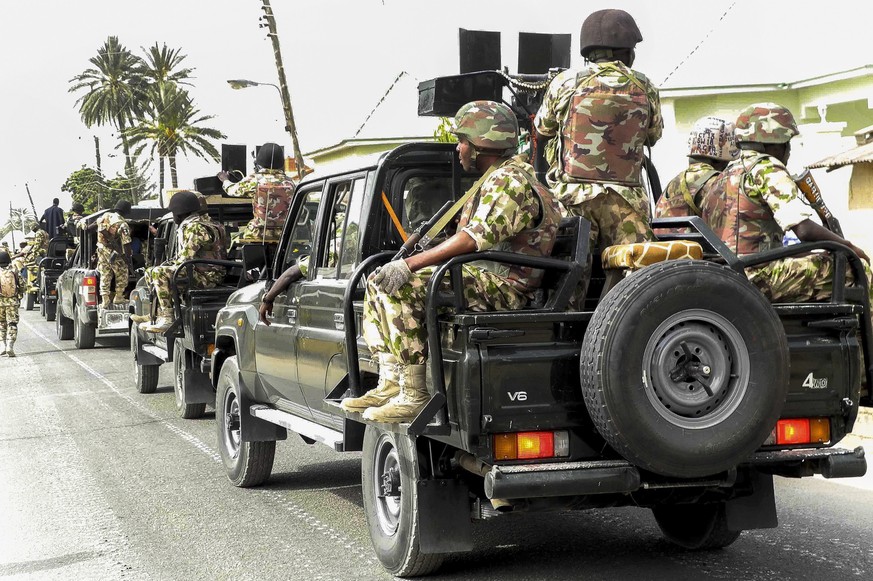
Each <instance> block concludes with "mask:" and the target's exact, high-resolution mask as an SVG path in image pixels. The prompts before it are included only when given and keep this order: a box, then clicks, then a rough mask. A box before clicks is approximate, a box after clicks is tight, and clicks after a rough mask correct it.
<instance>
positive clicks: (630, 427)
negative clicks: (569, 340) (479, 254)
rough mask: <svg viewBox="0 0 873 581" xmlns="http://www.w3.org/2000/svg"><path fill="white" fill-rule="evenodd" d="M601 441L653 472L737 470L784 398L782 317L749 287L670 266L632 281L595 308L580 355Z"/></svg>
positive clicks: (732, 275) (717, 273) (696, 266)
mask: <svg viewBox="0 0 873 581" xmlns="http://www.w3.org/2000/svg"><path fill="white" fill-rule="evenodd" d="M581 353H582V357H581V361H580V374H581V384H582V393H583V395H584V396H585V403H586V406H587V408H588V411H589V413H590V414H591V418H592V420H593V421H594V423H595V425H596V426H597V429H598V431H599V432H600V433H601V434H602V435H603V437H604V438H605V439H606V440H607V441H608V442H609V444H610V445H611V446H612V447H613V448H614V449H615V450H616V451H617V452H618V453H620V454H621V455H622V456H624V457H625V458H627V459H628V460H630V461H631V462H633V463H634V464H636V465H637V466H640V467H642V468H644V469H646V470H649V471H651V472H656V473H658V474H663V475H666V476H675V477H680V478H694V477H701V476H707V475H711V474H716V473H718V472H722V471H724V470H727V469H730V468H732V467H734V466H736V465H737V464H739V463H740V462H742V461H743V460H745V459H747V458H748V457H749V456H750V455H751V454H752V453H753V452H754V451H755V450H756V449H757V448H758V447H760V446H761V443H762V442H763V441H764V440H765V439H766V437H767V436H768V435H769V433H770V431H771V430H772V429H773V426H774V425H775V424H776V420H777V419H778V418H779V414H780V412H781V410H782V407H783V404H784V402H785V396H786V393H787V389H788V345H787V341H786V338H785V333H784V331H783V327H782V323H781V322H780V320H779V317H778V316H777V315H776V313H775V312H774V311H773V308H772V307H771V305H770V304H769V303H768V302H767V300H766V299H765V298H764V296H763V295H762V294H761V293H760V291H758V290H757V289H756V288H754V287H753V286H752V285H751V284H750V283H749V282H748V280H746V278H745V276H743V275H742V274H740V273H737V272H734V271H732V270H731V269H729V268H727V267H724V266H720V265H717V264H712V263H708V262H703V261H673V262H665V263H660V264H656V265H653V266H650V267H647V268H644V269H643V270H641V271H640V272H638V273H636V274H634V275H632V276H630V277H628V278H625V279H624V280H622V281H621V282H620V283H619V284H618V285H616V287H615V288H613V289H612V290H611V291H610V292H609V294H607V296H606V297H605V298H604V299H603V300H602V301H601V302H600V304H599V305H598V306H597V309H596V311H595V312H594V316H593V317H592V318H591V322H590V323H589V325H588V329H587V330H586V332H585V340H584V342H583V344H582V349H581Z"/></svg>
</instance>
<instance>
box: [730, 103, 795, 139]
mask: <svg viewBox="0 0 873 581" xmlns="http://www.w3.org/2000/svg"><path fill="white" fill-rule="evenodd" d="M735 133H736V136H737V141H738V142H740V143H742V142H752V143H788V142H789V141H791V138H792V137H794V136H795V135H798V134H799V133H800V131H798V130H797V123H795V121H794V115H792V114H791V111H789V110H788V109H786V108H785V107H783V106H782V105H777V104H776V103H755V104H754V105H749V106H748V107H746V108H745V109H744V110H743V112H742V113H740V116H739V117H737V127H736V130H735Z"/></svg>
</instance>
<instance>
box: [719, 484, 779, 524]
mask: <svg viewBox="0 0 873 581" xmlns="http://www.w3.org/2000/svg"><path fill="white" fill-rule="evenodd" d="M750 477H751V478H750V479H751V483H752V487H753V489H754V492H753V493H752V494H751V495H750V496H743V497H740V498H735V499H733V500H729V501H727V502H726V503H725V507H724V511H725V518H726V519H727V527H728V529H729V530H732V531H746V530H751V529H775V528H776V527H777V526H779V520H778V519H777V517H776V495H775V493H774V491H773V475H772V474H764V473H762V472H758V471H757V470H753V471H752V473H751V475H750Z"/></svg>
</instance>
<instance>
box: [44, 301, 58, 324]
mask: <svg viewBox="0 0 873 581" xmlns="http://www.w3.org/2000/svg"><path fill="white" fill-rule="evenodd" d="M57 312H58V303H57V302H55V301H51V302H48V301H46V303H45V320H46V321H54V320H55V317H56V316H57Z"/></svg>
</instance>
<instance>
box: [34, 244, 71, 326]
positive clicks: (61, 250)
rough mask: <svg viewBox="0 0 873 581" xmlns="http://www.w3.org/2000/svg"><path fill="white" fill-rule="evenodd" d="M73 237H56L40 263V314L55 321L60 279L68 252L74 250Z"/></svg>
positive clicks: (47, 319)
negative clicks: (57, 286)
mask: <svg viewBox="0 0 873 581" xmlns="http://www.w3.org/2000/svg"><path fill="white" fill-rule="evenodd" d="M74 248H75V244H74V239H73V237H72V236H67V235H61V236H55V237H54V238H52V239H51V240H50V241H49V245H48V252H46V256H45V258H43V259H42V260H40V262H39V278H38V280H39V285H38V286H39V293H38V298H39V314H40V315H42V316H43V317H45V320H46V321H54V320H55V314H56V312H57V307H58V290H57V288H56V285H57V282H58V277H59V276H60V275H61V273H62V272H64V269H65V268H66V266H67V263H68V260H67V250H68V249H74Z"/></svg>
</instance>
